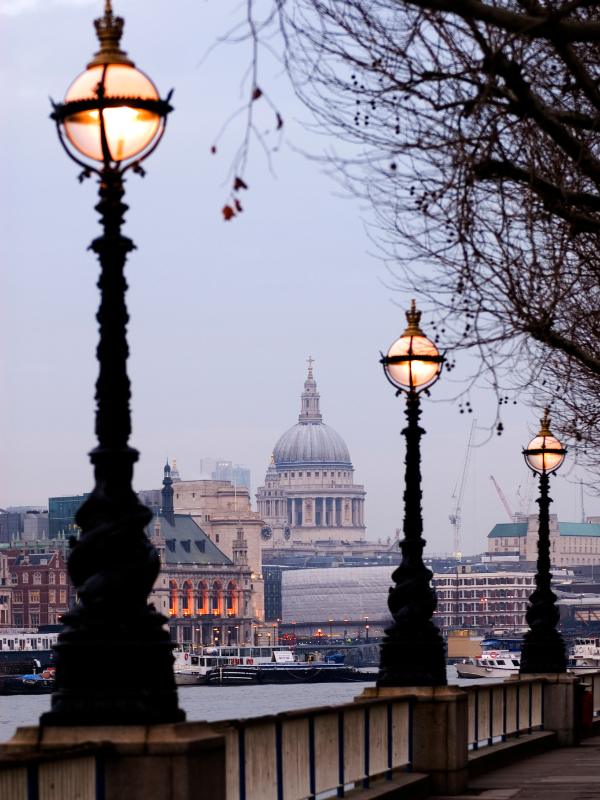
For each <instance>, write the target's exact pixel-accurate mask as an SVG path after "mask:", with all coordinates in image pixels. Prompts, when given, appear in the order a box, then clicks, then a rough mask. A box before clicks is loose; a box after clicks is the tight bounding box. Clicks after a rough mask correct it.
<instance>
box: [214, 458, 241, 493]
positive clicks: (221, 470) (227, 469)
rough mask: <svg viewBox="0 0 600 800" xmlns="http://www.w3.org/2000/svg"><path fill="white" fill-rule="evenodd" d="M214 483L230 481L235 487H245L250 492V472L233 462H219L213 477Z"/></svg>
mask: <svg viewBox="0 0 600 800" xmlns="http://www.w3.org/2000/svg"><path fill="white" fill-rule="evenodd" d="M211 477H212V479H213V480H214V481H229V482H230V483H233V484H234V485H235V486H245V487H246V489H248V490H250V470H249V469H248V467H243V466H242V465H241V464H233V462H231V461H217V463H216V465H215V468H214V470H213V472H212V475H211Z"/></svg>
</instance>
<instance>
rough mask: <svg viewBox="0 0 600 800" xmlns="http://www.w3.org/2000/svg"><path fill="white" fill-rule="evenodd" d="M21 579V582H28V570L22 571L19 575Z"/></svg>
mask: <svg viewBox="0 0 600 800" xmlns="http://www.w3.org/2000/svg"><path fill="white" fill-rule="evenodd" d="M21 580H22V581H23V583H29V573H28V572H23V574H22V576H21Z"/></svg>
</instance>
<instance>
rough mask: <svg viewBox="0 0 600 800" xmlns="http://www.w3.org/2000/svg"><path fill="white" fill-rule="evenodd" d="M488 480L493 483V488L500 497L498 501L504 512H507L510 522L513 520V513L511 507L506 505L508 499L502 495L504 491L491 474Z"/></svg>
mask: <svg viewBox="0 0 600 800" xmlns="http://www.w3.org/2000/svg"><path fill="white" fill-rule="evenodd" d="M490 480H491V482H492V483H493V484H494V488H495V489H496V491H497V492H498V497H499V498H500V502H501V503H502V505H503V506H504V509H505V511H506V513H507V514H508V518H509V520H510V521H511V522H512V521H513V520H514V517H515V515H514V514H513V512H512V510H511V507H510V506H509V505H508V500H507V499H506V497H505V496H504V492H503V491H502V489H501V488H500V485H499V484H498V481H497V480H496V478H494V476H493V475H490Z"/></svg>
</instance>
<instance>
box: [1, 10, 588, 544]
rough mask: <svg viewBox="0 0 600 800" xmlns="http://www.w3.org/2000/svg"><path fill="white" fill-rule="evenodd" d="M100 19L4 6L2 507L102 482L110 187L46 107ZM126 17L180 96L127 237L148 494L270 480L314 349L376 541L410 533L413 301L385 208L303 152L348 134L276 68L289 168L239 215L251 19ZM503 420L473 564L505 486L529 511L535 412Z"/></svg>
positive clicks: (439, 469) (142, 469) (430, 520)
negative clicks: (398, 269) (98, 465)
mask: <svg viewBox="0 0 600 800" xmlns="http://www.w3.org/2000/svg"><path fill="white" fill-rule="evenodd" d="M101 7H102V3H101V2H100V0H98V1H97V2H87V0H39V1H36V0H0V36H1V45H2V46H1V47H0V82H1V89H2V96H3V97H4V109H3V114H2V119H1V121H0V153H1V156H0V203H1V208H0V220H1V229H0V259H1V264H2V268H1V272H0V506H1V507H5V506H7V505H18V504H44V503H45V502H47V498H48V497H49V496H53V495H61V494H77V493H80V492H84V491H87V490H89V489H90V488H91V485H92V472H91V468H90V466H89V464H88V459H87V455H86V453H87V451H88V450H90V449H91V448H92V447H93V446H94V438H93V386H94V381H95V378H96V362H95V356H94V348H95V345H96V323H95V320H94V314H95V311H96V306H97V301H98V297H97V289H96V286H95V283H96V279H97V272H98V270H97V264H96V260H95V258H94V257H93V256H92V254H91V253H89V252H87V251H86V248H87V245H88V244H89V242H90V240H91V239H92V238H93V237H94V236H96V235H98V233H99V228H98V226H97V214H96V212H95V211H94V208H93V207H94V205H95V202H96V195H95V193H96V187H95V185H94V184H93V182H92V181H87V182H86V183H84V184H83V185H79V184H78V182H77V180H76V177H77V172H78V169H77V167H76V166H75V165H74V164H73V163H72V162H70V161H69V160H68V159H67V158H66V157H65V155H64V154H63V152H62V150H61V148H60V146H59V144H58V141H57V139H56V134H55V131H54V129H53V123H51V121H50V120H49V119H48V113H49V111H50V105H49V101H48V96H49V95H50V96H52V97H53V98H54V99H57V100H59V99H61V98H62V97H63V95H64V92H65V90H66V89H67V87H68V86H69V84H70V83H71V81H72V80H73V79H74V78H75V77H76V75H77V74H78V73H79V72H80V71H81V70H83V69H84V67H85V64H86V63H87V61H88V60H89V58H90V56H91V55H92V53H93V52H94V51H95V50H96V49H97V47H96V40H95V36H94V32H93V28H92V20H93V17H94V16H97V15H98V13H99V12H100V11H101ZM114 7H115V12H116V13H119V14H122V15H123V16H125V18H126V26H125V35H124V39H123V46H124V49H125V50H127V51H128V52H129V54H130V56H132V57H133V58H134V60H135V61H136V64H137V66H138V67H140V68H141V69H143V70H144V71H145V72H147V73H148V74H149V75H150V76H151V77H152V78H153V79H154V81H155V82H156V83H157V85H158V87H159V89H160V91H161V92H162V93H163V95H164V94H165V93H166V92H167V91H168V90H169V89H170V88H171V87H175V95H174V98H173V104H174V106H175V109H176V110H175V112H174V113H173V114H172V115H171V118H170V120H169V124H168V129H167V132H166V134H165V137H164V139H163V141H162V143H161V145H160V147H159V148H158V150H157V151H156V153H155V154H154V155H153V156H152V157H151V158H150V159H149V160H148V161H147V162H146V167H147V172H148V174H147V177H146V178H145V179H144V180H141V179H140V178H138V177H136V176H132V177H130V178H129V179H128V184H127V202H128V203H129V205H130V211H129V212H128V215H127V224H126V233H127V235H129V236H131V237H132V238H133V239H134V241H135V242H136V244H137V246H138V250H136V251H135V252H134V253H133V254H132V255H131V256H130V259H129V265H128V272H127V274H128V281H129V284H130V291H129V294H128V302H129V309H130V313H131V323H130V328H129V340H130V345H131V351H132V353H131V358H130V362H129V363H130V374H131V379H132V384H133V437H132V444H133V445H134V446H135V447H137V448H138V449H139V450H140V451H141V459H140V462H139V464H138V466H137V468H136V473H135V485H136V488H153V487H157V486H158V485H159V484H160V481H161V478H162V466H163V464H164V461H165V457H166V456H167V455H168V456H169V457H170V458H173V457H175V458H177V462H178V467H179V469H180V472H181V474H182V477H183V478H184V479H193V478H197V477H199V472H200V459H201V458H203V457H205V458H206V457H219V458H226V459H230V460H233V461H235V462H239V463H243V464H246V465H248V466H249V467H250V468H251V470H252V480H253V484H254V488H256V486H257V485H258V484H259V483H260V482H262V478H263V477H264V472H265V469H266V467H267V464H268V462H269V457H270V454H271V451H272V448H273V446H274V444H275V442H276V440H277V438H278V437H279V435H280V434H281V433H283V431H284V430H286V429H287V428H288V427H290V426H291V425H293V424H294V423H295V422H296V421H297V415H298V411H299V395H300V392H301V390H302V384H303V381H304V378H305V374H306V358H307V357H308V355H312V356H313V357H314V358H315V367H314V370H315V377H316V379H317V382H318V386H319V390H320V392H321V406H322V411H323V414H324V419H325V421H326V422H327V423H328V424H330V425H332V427H334V428H335V429H336V430H337V431H338V432H339V433H340V434H341V435H342V436H343V437H344V439H345V440H346V442H347V444H348V446H349V448H350V453H351V456H352V460H353V462H354V466H355V469H356V480H357V481H358V482H361V483H364V485H365V488H366V490H367V505H366V518H367V525H368V534H369V536H370V537H371V538H375V539H377V538H386V537H388V536H390V535H393V532H394V530H395V528H397V527H400V526H401V523H402V490H403V459H404V450H403V443H402V439H401V437H400V435H399V431H400V430H401V428H402V426H403V422H404V417H403V410H404V409H403V403H402V401H400V400H398V399H396V398H395V397H394V395H393V391H392V390H391V387H390V386H389V384H387V382H386V381H385V379H384V377H383V374H382V371H381V367H380V365H379V363H378V358H379V351H380V350H382V349H383V350H385V349H387V347H388V346H389V344H390V343H391V342H392V341H393V340H394V339H395V338H396V337H397V336H398V335H399V334H400V333H401V331H402V329H403V328H404V316H403V313H402V312H401V310H400V308H399V307H398V305H397V304H398V303H399V304H400V305H403V304H404V305H405V304H406V303H407V302H408V300H409V299H410V298H409V297H408V296H402V295H399V294H394V293H393V292H391V291H390V290H389V289H388V288H386V286H385V281H386V279H387V274H386V271H385V268H384V266H383V265H382V263H381V262H380V261H379V260H377V258H376V257H374V255H373V250H374V248H373V245H372V243H371V242H370V241H369V238H368V236H367V234H366V232H365V227H364V221H365V220H368V213H367V211H366V210H365V209H363V208H360V207H359V205H358V204H357V203H356V202H354V201H352V200H349V199H345V198H341V197H340V196H339V190H338V187H337V186H336V185H335V183H334V182H333V181H332V180H331V179H330V178H329V177H327V176H326V175H324V174H321V173H320V172H319V169H318V167H317V166H315V165H314V164H313V163H310V162H308V161H306V160H305V159H304V158H303V157H302V156H301V155H299V154H298V153H297V152H296V151H295V150H294V149H293V147H292V145H293V146H294V147H296V148H305V149H310V150H312V151H313V152H318V151H319V149H322V148H323V147H325V146H326V144H334V143H332V142H329V143H327V142H326V141H324V140H322V139H321V140H319V139H318V138H314V137H313V138H311V136H310V135H309V134H308V133H307V132H306V131H305V129H304V128H303V127H302V125H301V124H300V121H301V120H302V119H304V120H306V118H307V117H306V112H305V111H304V110H303V109H302V108H301V107H300V106H299V104H298V103H297V101H296V100H295V99H294V97H293V96H292V93H291V90H290V88H289V86H288V84H287V82H286V79H285V76H283V75H282V74H280V71H279V70H278V69H277V68H276V67H275V65H273V64H271V65H266V74H265V75H264V78H263V80H265V81H266V82H268V85H269V88H270V90H271V93H272V94H273V95H274V97H275V99H276V101H277V103H278V106H279V108H280V110H281V111H282V113H283V115H284V117H285V121H286V124H285V131H286V138H285V141H284V146H283V147H282V149H281V151H280V152H279V153H277V154H276V157H275V161H274V166H275V170H276V177H272V176H271V175H270V173H269V171H268V168H267V165H266V163H265V160H264V158H263V156H262V154H261V153H260V152H259V150H258V149H257V148H255V149H254V151H253V153H252V157H251V163H250V169H249V171H248V176H247V180H248V184H249V187H250V188H249V191H248V192H247V193H246V195H245V197H244V205H245V208H246V210H245V212H244V213H243V214H242V215H241V216H240V217H239V218H238V219H236V220H234V221H232V222H228V223H225V222H223V221H222V218H221V216H220V208H221V206H222V205H223V202H224V200H225V199H226V197H227V194H228V191H227V187H226V186H225V185H224V181H225V180H226V178H227V171H228V164H229V161H230V158H231V155H232V153H233V149H234V147H235V145H236V142H238V140H239V137H240V136H241V129H240V128H239V127H238V128H235V127H233V128H231V130H230V134H229V135H228V136H226V137H225V139H224V140H223V142H222V143H221V144H220V146H219V152H218V153H217V155H216V156H215V155H211V153H210V147H211V144H212V143H213V140H214V137H215V136H216V134H217V132H218V130H219V129H220V127H221V125H222V123H223V122H224V120H225V119H226V118H227V117H228V116H229V115H230V113H231V112H232V111H233V110H235V108H236V107H237V105H238V104H239V102H240V79H241V76H242V75H243V73H244V70H245V68H246V66H247V63H248V55H249V54H248V49H247V47H245V46H244V45H240V46H239V47H231V46H223V47H220V48H218V49H217V50H215V51H214V52H213V53H212V54H211V56H210V57H209V58H208V59H206V60H204V61H202V56H203V54H204V53H205V52H206V50H207V48H208V47H209V46H210V45H211V44H212V43H213V42H214V41H215V39H216V37H217V36H218V35H219V34H222V33H223V32H224V31H225V30H227V29H228V28H229V27H230V26H231V25H232V24H233V23H234V22H235V21H236V20H237V19H238V18H239V16H240V15H241V14H242V10H241V6H240V5H239V4H238V3H236V2H229V1H227V2H225V0H223V1H222V2H217V1H216V0H214V1H211V2H198V0H170V1H169V2H164V1H163V2H156V1H155V0H115V2H114ZM201 61H202V63H200V62H201ZM265 113H266V109H265ZM269 120H270V117H269V118H267V116H265V117H264V118H263V119H262V120H261V124H263V122H264V125H265V128H266V127H267V124H268V122H269ZM425 327H426V320H425ZM452 374H453V375H454V374H455V373H452ZM456 388H457V387H456V385H449V383H448V380H447V379H446V378H444V379H443V380H442V381H440V383H438V384H437V385H436V387H435V389H434V390H433V393H432V394H433V396H432V398H431V399H426V398H425V400H424V406H425V407H424V412H423V417H422V422H423V425H424V427H425V428H426V429H427V436H426V438H425V440H424V447H423V478H424V492H425V498H424V506H425V536H426V538H427V539H428V541H429V546H428V547H429V550H430V551H431V552H450V551H451V550H452V533H451V528H450V524H449V521H448V515H449V513H450V512H451V511H452V508H453V504H454V501H453V500H452V493H453V490H454V488H455V486H456V484H457V481H458V480H459V478H460V474H461V472H462V464H463V460H464V454H465V448H466V444H467V439H468V435H469V429H470V424H471V417H470V416H469V415H462V416H461V415H460V414H459V413H458V409H457V406H456V404H453V403H451V402H447V401H446V399H447V398H448V397H450V396H451V395H452V394H453V393H455V392H456ZM474 406H475V415H476V416H477V418H478V420H479V421H480V423H481V424H484V423H485V422H487V421H489V419H490V418H491V416H493V398H490V397H489V396H488V392H486V391H485V390H482V391H481V392H480V393H479V394H477V395H476V396H475V402H474ZM507 408H508V410H507V412H506V417H505V426H506V433H505V435H503V436H502V437H493V439H492V441H491V442H490V443H489V444H488V445H486V446H484V447H481V448H478V449H476V450H474V451H473V455H472V461H471V469H470V473H469V476H468V480H467V485H466V488H465V496H464V503H463V551H464V552H476V551H481V550H482V549H484V547H485V536H486V535H487V533H488V532H489V530H490V528H491V527H492V526H493V525H494V523H495V522H500V521H507V515H506V513H505V511H504V509H503V508H502V506H501V504H500V501H499V499H498V497H497V496H496V494H495V491H494V488H493V486H492V484H491V482H490V479H489V476H490V474H494V475H495V476H496V478H497V480H498V482H499V483H500V484H501V485H502V487H503V488H504V491H505V493H506V495H507V498H508V500H509V503H510V504H511V505H513V506H515V507H516V506H517V499H516V497H515V495H516V491H517V489H518V487H519V486H520V485H522V486H524V485H525V483H526V481H527V470H526V468H525V466H524V463H523V459H522V456H521V447H522V446H523V445H524V444H526V443H527V441H528V439H529V438H530V436H531V435H533V434H534V433H535V430H534V429H535V428H536V426H537V416H538V415H537V414H536V413H534V412H532V411H531V410H529V409H527V408H524V407H520V406H518V407H513V406H509V407H507ZM477 436H478V439H482V438H483V433H481V432H477ZM563 469H564V472H565V473H567V472H568V465H565V467H564V468H563ZM577 480H578V476H577V474H576V473H575V472H574V471H572V470H571V472H570V474H569V475H568V476H567V477H562V478H557V479H556V480H554V481H553V485H552V493H553V496H554V498H555V501H556V502H555V504H554V506H553V509H552V510H553V511H556V512H557V513H558V514H559V516H560V518H561V519H563V520H575V521H577V520H579V519H580V516H581V507H580V500H579V487H578V485H577ZM585 506H586V512H587V513H588V514H591V513H596V514H600V503H599V502H598V501H597V500H593V499H591V498H588V497H586V500H585ZM532 510H533V506H532Z"/></svg>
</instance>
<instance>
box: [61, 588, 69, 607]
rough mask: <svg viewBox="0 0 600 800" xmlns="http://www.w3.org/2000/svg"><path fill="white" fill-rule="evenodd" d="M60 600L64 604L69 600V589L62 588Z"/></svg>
mask: <svg viewBox="0 0 600 800" xmlns="http://www.w3.org/2000/svg"><path fill="white" fill-rule="evenodd" d="M60 602H61V604H64V603H66V602H67V591H66V589H61V590H60Z"/></svg>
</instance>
